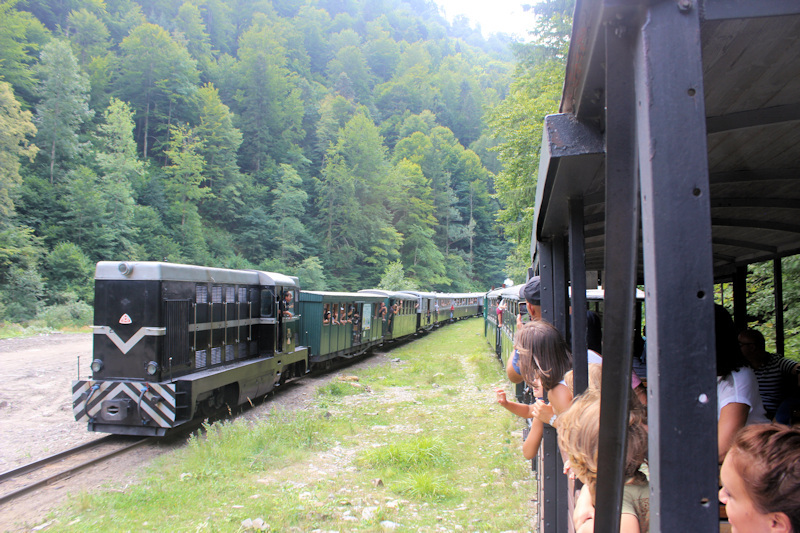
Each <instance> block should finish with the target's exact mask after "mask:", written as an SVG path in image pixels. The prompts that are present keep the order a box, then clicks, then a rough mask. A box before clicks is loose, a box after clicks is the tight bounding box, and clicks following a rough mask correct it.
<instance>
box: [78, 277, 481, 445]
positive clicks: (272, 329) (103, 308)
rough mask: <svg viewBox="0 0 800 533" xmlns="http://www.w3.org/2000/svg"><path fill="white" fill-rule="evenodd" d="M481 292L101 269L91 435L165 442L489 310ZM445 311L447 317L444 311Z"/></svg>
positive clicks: (82, 400)
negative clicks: (347, 361) (342, 287)
mask: <svg viewBox="0 0 800 533" xmlns="http://www.w3.org/2000/svg"><path fill="white" fill-rule="evenodd" d="M482 303H483V295H482V294H480V293H471V294H446V295H445V294H439V293H421V292H420V293H412V292H392V291H379V290H365V291H360V292H357V293H347V292H323V291H301V290H300V284H299V280H298V278H296V277H292V276H285V275H282V274H277V273H273V272H262V271H254V270H227V269H221V268H208V267H200V266H192V265H180V264H174V263H162V262H112V261H107V262H106V261H103V262H100V263H98V264H97V268H96V272H95V308H94V311H95V313H94V326H93V329H94V339H93V356H92V357H93V359H92V361H91V365H90V366H91V378H89V379H80V378H79V379H78V380H76V381H75V382H73V386H72V398H73V412H74V415H75V419H76V420H77V421H79V422H85V423H86V424H87V426H88V429H89V431H98V432H105V433H115V434H123V435H143V436H163V435H165V434H166V433H167V431H168V430H170V429H172V428H175V427H178V426H180V425H182V424H185V423H187V422H189V421H190V420H192V419H194V418H195V417H198V416H208V415H210V414H213V413H215V412H217V411H219V410H220V409H222V408H223V407H225V406H230V407H233V406H236V405H241V404H244V403H246V402H249V401H252V400H253V399H255V398H258V397H260V396H263V395H265V394H267V393H268V392H270V391H272V390H273V389H274V388H275V387H277V386H280V385H281V384H282V383H284V382H286V380H288V379H290V378H296V377H301V376H303V375H304V374H306V373H308V372H310V371H311V370H314V369H325V368H327V367H329V366H330V365H331V364H332V363H333V362H335V361H336V360H341V359H344V358H350V357H354V356H357V355H360V354H363V353H365V352H367V351H368V350H369V349H370V348H372V347H374V346H377V345H381V344H384V343H386V342H392V341H395V340H399V339H404V338H408V337H409V336H412V335H415V334H417V333H418V332H421V331H424V330H426V329H430V328H432V327H434V326H437V325H439V324H441V323H444V322H448V321H451V320H456V319H458V318H465V317H468V316H475V315H478V314H480V313H481V309H482ZM436 310H438V312H437V311H436Z"/></svg>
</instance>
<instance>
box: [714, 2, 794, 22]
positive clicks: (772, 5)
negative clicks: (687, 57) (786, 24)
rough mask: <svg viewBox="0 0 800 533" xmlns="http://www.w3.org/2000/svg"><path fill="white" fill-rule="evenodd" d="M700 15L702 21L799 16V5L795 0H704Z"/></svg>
mask: <svg viewBox="0 0 800 533" xmlns="http://www.w3.org/2000/svg"><path fill="white" fill-rule="evenodd" d="M700 13H701V18H702V19H703V20H725V19H745V18H757V17H778V16H782V15H800V3H798V2H797V0H704V1H703V3H702V5H701V6H700Z"/></svg>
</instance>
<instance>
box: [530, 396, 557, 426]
mask: <svg viewBox="0 0 800 533" xmlns="http://www.w3.org/2000/svg"><path fill="white" fill-rule="evenodd" d="M531 414H532V415H533V417H534V418H537V419H539V420H541V421H542V422H544V423H545V424H549V423H550V418H552V416H553V415H554V414H555V412H554V411H553V406H552V405H549V404H546V403H544V402H543V401H542V400H536V403H534V404H533V407H532V408H531Z"/></svg>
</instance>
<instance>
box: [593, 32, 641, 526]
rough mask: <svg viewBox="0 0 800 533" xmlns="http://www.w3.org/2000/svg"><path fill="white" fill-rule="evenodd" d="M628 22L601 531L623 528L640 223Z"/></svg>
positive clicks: (612, 78)
mask: <svg viewBox="0 0 800 533" xmlns="http://www.w3.org/2000/svg"><path fill="white" fill-rule="evenodd" d="M629 24H631V22H630V21H626V22H619V23H616V24H613V23H612V24H607V25H606V27H605V32H606V231H605V234H606V247H605V260H604V262H605V270H606V279H605V284H604V286H605V295H604V301H605V305H604V314H603V387H602V389H601V405H602V409H601V410H600V438H599V443H598V462H597V499H596V509H597V516H596V518H595V531H619V527H620V513H619V509H621V507H622V486H623V484H624V483H625V478H624V475H625V471H624V467H625V451H626V442H627V430H628V402H629V399H630V398H629V396H630V391H631V388H630V379H631V368H632V361H633V308H634V305H633V304H634V300H635V296H636V275H637V268H636V267H637V264H638V257H637V255H638V254H637V244H638V228H639V202H638V195H639V187H638V183H637V182H638V180H637V174H636V170H637V168H636V124H635V122H634V117H635V116H636V94H635V90H634V79H633V63H634V43H635V36H636V31H635V27H632V26H629Z"/></svg>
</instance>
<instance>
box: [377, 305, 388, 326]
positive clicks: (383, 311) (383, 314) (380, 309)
mask: <svg viewBox="0 0 800 533" xmlns="http://www.w3.org/2000/svg"><path fill="white" fill-rule="evenodd" d="M378 316H379V317H380V318H381V320H382V321H383V322H386V304H385V303H383V302H381V304H380V305H379V306H378Z"/></svg>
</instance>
